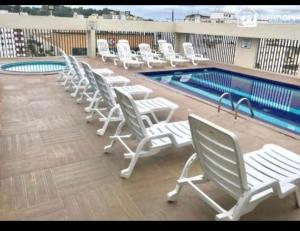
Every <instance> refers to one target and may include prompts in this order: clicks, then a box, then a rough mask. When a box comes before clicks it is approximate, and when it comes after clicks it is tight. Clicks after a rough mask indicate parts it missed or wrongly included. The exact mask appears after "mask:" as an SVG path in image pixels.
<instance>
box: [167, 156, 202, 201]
mask: <svg viewBox="0 0 300 231" xmlns="http://www.w3.org/2000/svg"><path fill="white" fill-rule="evenodd" d="M196 158H197V154H196V153H194V154H193V155H192V156H191V157H190V158H189V159H188V160H187V162H186V163H185V165H184V167H183V170H182V172H181V174H180V177H179V179H178V180H177V183H176V186H175V189H174V190H172V191H171V192H169V193H168V195H167V197H168V201H169V202H174V201H176V200H177V195H178V194H179V193H180V191H181V189H182V187H183V186H184V183H181V182H180V181H179V180H180V179H182V178H186V177H187V176H188V173H189V170H190V167H191V166H192V164H193V162H194V161H195V160H196Z"/></svg>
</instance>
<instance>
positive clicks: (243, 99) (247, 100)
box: [234, 98, 254, 119]
mask: <svg viewBox="0 0 300 231" xmlns="http://www.w3.org/2000/svg"><path fill="white" fill-rule="evenodd" d="M244 101H246V102H247V105H248V107H249V109H250V112H251V117H254V113H253V109H252V105H251V102H250V100H249V99H248V98H241V99H240V100H239V101H238V102H237V104H236V107H235V115H234V119H237V115H238V111H239V106H240V104H241V103H242V102H244Z"/></svg>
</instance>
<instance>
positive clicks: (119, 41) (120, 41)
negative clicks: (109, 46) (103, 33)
mask: <svg viewBox="0 0 300 231" xmlns="http://www.w3.org/2000/svg"><path fill="white" fill-rule="evenodd" d="M118 43H127V44H128V45H129V42H128V40H127V39H120V40H118Z"/></svg>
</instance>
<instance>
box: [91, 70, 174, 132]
mask: <svg viewBox="0 0 300 231" xmlns="http://www.w3.org/2000/svg"><path fill="white" fill-rule="evenodd" d="M94 76H95V80H96V83H97V85H98V89H99V90H100V94H101V96H102V99H103V103H104V105H105V107H104V108H99V109H98V108H97V107H95V108H94V109H93V110H92V114H91V115H90V116H88V117H87V120H88V121H89V120H90V119H92V117H93V115H94V112H97V113H98V114H99V116H100V118H99V121H100V122H103V123H104V124H103V126H102V128H101V129H99V130H98V131H97V134H98V135H103V134H104V133H105V131H106V129H107V126H108V124H109V123H110V122H120V121H122V120H123V119H124V117H123V114H122V111H121V109H120V105H119V104H117V103H116V101H115V97H116V95H115V91H114V89H113V88H111V87H110V86H109V84H108V82H107V80H106V78H105V77H103V76H101V75H98V74H94ZM115 89H118V90H119V91H122V92H126V93H128V94H130V95H131V96H135V95H141V94H142V95H144V99H143V100H136V101H135V103H136V104H137V109H138V111H139V113H140V114H150V115H151V116H152V118H153V119H154V120H155V122H156V123H159V122H161V121H159V120H158V118H157V116H156V115H155V113H156V112H162V111H169V113H168V115H167V118H166V120H165V122H168V121H169V120H170V119H171V118H172V116H173V114H174V112H175V110H176V109H177V108H178V105H177V104H174V103H172V102H170V101H169V100H167V99H165V98H161V97H156V98H152V99H146V98H147V97H148V95H149V94H150V93H151V92H152V90H150V89H148V88H145V87H144V86H141V85H134V86H125V87H115ZM97 106H98V105H97ZM105 112H106V115H105V114H104V113H105Z"/></svg>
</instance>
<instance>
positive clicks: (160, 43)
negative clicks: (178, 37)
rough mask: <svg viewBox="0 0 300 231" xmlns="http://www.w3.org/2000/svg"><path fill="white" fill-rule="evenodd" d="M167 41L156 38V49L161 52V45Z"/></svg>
mask: <svg viewBox="0 0 300 231" xmlns="http://www.w3.org/2000/svg"><path fill="white" fill-rule="evenodd" d="M166 42H167V41H166V40H163V39H160V40H157V43H158V50H159V51H160V52H161V53H163V50H162V45H163V44H164V43H166Z"/></svg>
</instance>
